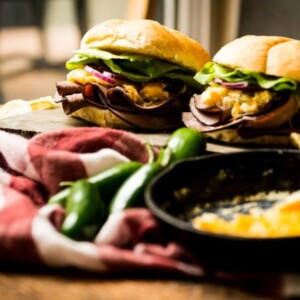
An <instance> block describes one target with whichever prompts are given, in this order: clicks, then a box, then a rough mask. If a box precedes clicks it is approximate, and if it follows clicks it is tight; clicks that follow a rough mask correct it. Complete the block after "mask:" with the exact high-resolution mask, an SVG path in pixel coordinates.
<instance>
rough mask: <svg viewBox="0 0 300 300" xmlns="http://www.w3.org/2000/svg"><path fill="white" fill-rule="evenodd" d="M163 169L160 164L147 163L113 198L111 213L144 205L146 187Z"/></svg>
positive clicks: (128, 179)
mask: <svg viewBox="0 0 300 300" xmlns="http://www.w3.org/2000/svg"><path fill="white" fill-rule="evenodd" d="M162 168H163V167H162V166H161V165H160V164H159V163H156V162H152V163H147V164H145V165H143V166H142V167H140V168H139V169H138V170H137V171H136V172H134V173H133V174H132V175H131V176H129V177H128V178H127V179H126V180H125V181H124V183H123V184H122V185H121V186H120V188H119V189H118V190H117V192H116V194H115V195H114V196H113V198H112V201H111V203H110V206H109V213H113V212H116V211H121V210H123V209H126V208H129V207H132V206H140V205H142V204H143V194H144V190H145V187H146V185H147V184H148V183H149V182H150V180H151V179H152V178H153V177H154V176H155V175H156V174H157V173H158V172H159V171H161V170H162Z"/></svg>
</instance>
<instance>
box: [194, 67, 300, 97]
mask: <svg viewBox="0 0 300 300" xmlns="http://www.w3.org/2000/svg"><path fill="white" fill-rule="evenodd" d="M214 78H221V79H224V80H226V81H228V82H240V81H247V82H249V84H253V85H259V86H260V87H262V88H264V89H272V90H274V91H283V90H289V91H297V92H299V86H298V84H297V82H296V81H295V80H292V79H289V78H285V77H276V76H269V75H265V74H262V73H258V72H252V71H249V70H244V69H231V68H228V67H225V66H221V65H219V64H217V63H214V62H208V63H206V64H205V66H204V67H203V68H202V69H201V70H200V71H199V72H197V73H196V75H195V77H194V79H195V80H196V81H198V82H199V83H201V84H202V85H207V84H209V82H211V81H212V80H213V79H214Z"/></svg>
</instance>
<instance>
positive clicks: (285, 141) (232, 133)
mask: <svg viewBox="0 0 300 300" xmlns="http://www.w3.org/2000/svg"><path fill="white" fill-rule="evenodd" d="M205 135H206V136H207V137H209V138H212V139H213V140H215V141H222V142H225V143H227V144H230V145H243V146H251V145H252V146H264V147H274V146H280V147H287V148H288V147H291V146H293V143H292V140H291V138H290V136H289V135H286V136H285V135H281V136H275V135H262V136H258V137H255V138H247V139H245V138H242V137H241V136H239V135H238V133H237V130H236V129H223V130H218V131H214V132H207V133H205Z"/></svg>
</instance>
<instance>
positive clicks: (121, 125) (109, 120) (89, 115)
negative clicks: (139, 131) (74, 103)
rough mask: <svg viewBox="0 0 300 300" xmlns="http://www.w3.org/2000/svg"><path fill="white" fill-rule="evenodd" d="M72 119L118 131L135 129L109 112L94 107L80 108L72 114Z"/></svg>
mask: <svg viewBox="0 0 300 300" xmlns="http://www.w3.org/2000/svg"><path fill="white" fill-rule="evenodd" d="M71 116H72V117H75V118H80V119H83V120H85V121H88V122H90V123H92V124H96V125H99V126H101V127H111V128H118V129H132V128H133V127H132V126H131V125H130V124H128V123H126V122H125V121H123V120H121V119H120V118H118V117H117V116H116V115H114V114H113V113H111V112H110V111H109V110H104V109H100V108H97V107H94V106H86V107H83V108H80V109H78V110H76V111H75V112H73V113H72V114H71Z"/></svg>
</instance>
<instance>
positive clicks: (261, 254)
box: [145, 149, 300, 271]
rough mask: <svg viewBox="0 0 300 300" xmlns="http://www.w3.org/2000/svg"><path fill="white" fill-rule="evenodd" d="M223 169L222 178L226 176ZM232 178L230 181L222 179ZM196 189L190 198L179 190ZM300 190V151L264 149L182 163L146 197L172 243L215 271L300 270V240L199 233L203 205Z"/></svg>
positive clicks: (156, 181) (164, 175)
mask: <svg viewBox="0 0 300 300" xmlns="http://www.w3.org/2000/svg"><path fill="white" fill-rule="evenodd" d="M220 170H222V171H221V173H220ZM224 171H225V173H226V176H220V174H224ZM187 187H188V188H189V189H190V191H191V192H190V193H189V194H188V195H187V196H185V197H179V198H178V197H176V196H174V194H176V193H174V191H178V190H180V189H181V188H183V190H184V189H185V188H187ZM297 189H300V151H298V150H281V149H273V150H270V149H260V150H249V151H245V152H237V153H230V154H212V155H205V156H202V157H197V158H192V159H187V160H184V161H181V162H178V163H176V164H174V165H172V166H170V167H169V168H168V169H166V170H165V171H163V172H162V173H160V174H159V175H158V176H156V177H155V178H154V179H153V180H152V182H151V183H150V184H149V186H148V187H147V189H146V192H145V198H146V204H147V206H148V207H149V209H150V210H151V211H152V212H153V213H154V215H155V216H156V217H157V218H158V219H159V220H160V221H161V222H162V224H163V231H164V234H165V235H166V236H168V237H169V238H170V239H173V240H175V241H178V242H180V243H182V244H183V245H185V246H186V247H188V249H189V250H191V251H192V252H193V253H194V254H195V255H196V256H197V257H198V258H199V259H200V260H201V261H202V263H203V264H205V265H207V266H210V267H217V268H223V269H224V268H225V269H228V268H229V269H236V270H247V271H249V270H253V271H261V270H265V271H276V270H278V271H283V270H284V271H298V270H300V236H299V237H289V238H288V237H287V238H244V237H233V236H226V235H221V234H211V233H208V232H204V231H199V230H196V229H193V228H192V226H191V224H190V223H189V218H190V217H191V209H192V208H193V207H194V206H195V205H196V204H197V203H206V202H214V201H216V199H220V198H221V197H233V196H235V195H237V194H241V195H246V194H255V193H256V192H259V191H273V190H278V191H287V190H288V191H294V190H297Z"/></svg>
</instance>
